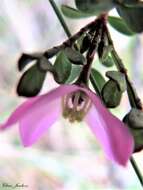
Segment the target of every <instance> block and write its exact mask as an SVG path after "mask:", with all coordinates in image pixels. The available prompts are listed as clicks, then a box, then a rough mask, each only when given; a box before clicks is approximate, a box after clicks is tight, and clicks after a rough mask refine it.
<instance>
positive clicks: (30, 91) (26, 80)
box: [17, 64, 46, 97]
mask: <svg viewBox="0 0 143 190" xmlns="http://www.w3.org/2000/svg"><path fill="white" fill-rule="evenodd" d="M45 76H46V72H42V71H41V70H39V68H38V66H37V64H35V65H33V66H32V67H30V69H28V70H27V71H25V72H24V74H23V75H22V77H21V79H20V81H19V83H18V86H17V93H18V95H19V96H25V97H32V96H36V95H37V94H38V93H39V92H40V90H41V88H42V85H43V82H44V79H45Z"/></svg>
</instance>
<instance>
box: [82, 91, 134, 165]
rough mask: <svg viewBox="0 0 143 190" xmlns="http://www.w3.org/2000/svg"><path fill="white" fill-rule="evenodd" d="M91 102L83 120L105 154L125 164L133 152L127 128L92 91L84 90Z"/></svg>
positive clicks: (131, 138)
mask: <svg viewBox="0 0 143 190" xmlns="http://www.w3.org/2000/svg"><path fill="white" fill-rule="evenodd" d="M84 91H85V92H86V93H87V95H88V96H89V97H90V99H91V100H92V102H93V104H94V105H93V106H92V108H91V109H90V111H89V112H88V114H87V115H86V117H85V121H86V122H87V123H88V125H89V127H90V128H91V130H92V131H93V133H94V134H95V135H96V136H97V139H98V140H99V142H100V143H101V145H102V146H103V149H104V150H105V152H106V154H107V156H108V157H109V158H110V159H112V160H114V161H116V162H118V163H119V164H121V165H123V166H125V165H126V163H127V161H128V159H129V158H130V156H131V154H132V152H133V146H134V141H133V137H132V135H131V133H130V132H129V130H128V128H127V127H126V126H125V125H124V123H123V122H121V121H120V120H119V119H118V118H117V117H115V116H114V115H112V114H111V113H110V112H109V111H108V109H107V108H106V107H105V106H104V105H103V104H102V103H101V101H100V99H99V98H98V96H96V95H95V94H94V93H93V92H91V91H88V90H84Z"/></svg>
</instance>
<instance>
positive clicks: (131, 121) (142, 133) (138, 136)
mask: <svg viewBox="0 0 143 190" xmlns="http://www.w3.org/2000/svg"><path fill="white" fill-rule="evenodd" d="M123 122H124V123H125V124H126V125H127V126H128V127H129V129H130V131H131V133H132V135H133V137H134V142H135V147H134V152H138V151H140V150H142V149H143V112H142V110H139V109H136V108H132V109H131V111H130V112H129V113H128V114H127V115H126V116H125V117H124V119H123Z"/></svg>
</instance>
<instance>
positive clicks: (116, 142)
mask: <svg viewBox="0 0 143 190" xmlns="http://www.w3.org/2000/svg"><path fill="white" fill-rule="evenodd" d="M61 113H62V114H63V116H64V117H65V118H68V119H69V120H70V121H71V122H74V121H81V120H84V121H85V122H86V123H87V124H88V126H89V128H90V129H91V131H92V132H93V134H95V136H96V138H97V139H98V141H99V142H100V144H101V145H102V147H103V149H104V151H105V153H106V155H107V156H108V158H110V159H112V160H113V161H116V162H117V163H119V164H121V165H123V166H125V165H126V163H127V161H128V159H129V158H130V156H131V154H132V152H133V146H134V143H133V137H132V135H131V134H130V132H129V131H128V129H127V127H126V126H125V125H124V124H123V123H122V122H121V121H120V120H119V119H118V118H116V117H115V116H113V115H112V114H111V113H110V112H109V111H108V109H106V108H105V107H104V105H103V104H102V103H101V101H100V99H99V98H98V96H97V95H96V94H94V93H93V92H92V91H90V90H89V89H87V88H82V87H79V86H77V85H61V86H60V87H58V88H56V89H54V90H52V91H50V92H48V93H47V94H44V95H41V96H37V97H35V98H31V99H29V100H27V101H26V102H25V103H23V104H22V105H21V106H19V107H18V108H17V109H16V110H15V111H14V112H13V113H12V115H11V116H10V117H9V119H8V120H7V122H6V123H5V124H3V125H1V129H6V128H8V127H9V126H11V125H13V124H14V123H17V122H18V123H19V131H20V135H21V139H22V143H23V144H24V146H31V145H32V144H33V143H35V142H36V141H37V140H38V139H39V138H40V137H41V136H42V134H44V133H45V132H46V131H47V129H48V128H49V127H50V126H52V125H53V123H54V122H55V121H56V120H57V119H58V118H59V116H60V115H61ZM79 136H80V134H79Z"/></svg>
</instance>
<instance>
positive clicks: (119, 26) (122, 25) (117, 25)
mask: <svg viewBox="0 0 143 190" xmlns="http://www.w3.org/2000/svg"><path fill="white" fill-rule="evenodd" d="M108 22H109V23H110V25H111V26H112V27H113V28H114V29H115V30H117V31H118V32H120V33H122V34H124V35H127V36H131V35H134V34H135V33H134V32H133V31H132V30H131V29H130V28H129V27H128V25H127V24H126V22H125V21H124V20H123V19H122V18H120V17H114V16H109V17H108Z"/></svg>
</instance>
